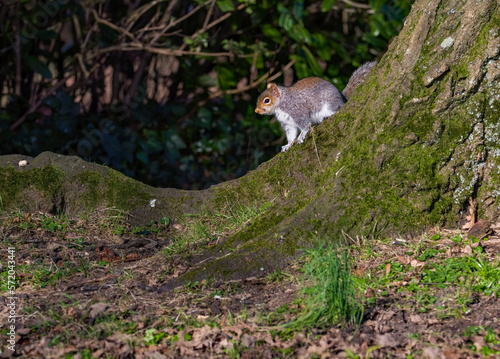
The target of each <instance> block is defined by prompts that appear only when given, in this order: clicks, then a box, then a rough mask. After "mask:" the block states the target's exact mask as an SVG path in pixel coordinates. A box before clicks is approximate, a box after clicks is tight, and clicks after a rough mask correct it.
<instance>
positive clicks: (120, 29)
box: [90, 9, 137, 41]
mask: <svg viewBox="0 0 500 359" xmlns="http://www.w3.org/2000/svg"><path fill="white" fill-rule="evenodd" d="M90 11H91V12H92V14H93V15H94V18H95V20H96V21H97V22H99V23H101V24H104V25H106V26H107V27H110V28H112V29H113V30H116V31H118V32H121V33H123V34H125V35H127V36H128V37H129V38H131V39H132V40H133V41H137V39H136V38H135V36H134V35H133V34H132V33H130V32H129V31H127V30H125V29H124V28H123V27H120V26H116V25H115V24H113V23H111V22H109V21H108V20H104V19H103V18H101V17H99V15H98V14H97V11H95V10H94V9H91V10H90Z"/></svg>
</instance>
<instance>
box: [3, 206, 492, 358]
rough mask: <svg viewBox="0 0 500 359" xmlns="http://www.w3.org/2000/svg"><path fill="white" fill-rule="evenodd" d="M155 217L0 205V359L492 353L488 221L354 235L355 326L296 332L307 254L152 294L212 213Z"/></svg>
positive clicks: (205, 231) (205, 232)
mask: <svg viewBox="0 0 500 359" xmlns="http://www.w3.org/2000/svg"><path fill="white" fill-rule="evenodd" d="M162 222H163V223H159V224H151V225H150V226H148V227H136V228H130V227H129V226H128V225H127V224H126V220H125V219H124V216H123V215H122V214H121V213H119V212H116V213H114V212H113V211H111V210H108V211H106V213H94V214H92V215H89V216H86V217H81V218H78V219H69V218H68V217H67V216H53V215H48V214H43V213H23V212H21V211H17V212H15V213H5V212H3V213H0V240H1V242H0V250H1V253H2V254H1V255H2V260H1V270H0V275H1V277H2V282H1V283H2V291H1V293H0V294H1V298H0V300H1V301H2V302H5V303H6V304H7V305H5V306H1V307H0V308H1V309H0V322H1V323H2V326H1V332H0V341H1V343H2V346H1V347H0V351H1V354H0V357H11V356H19V357H24V358H132V357H134V358H158V359H159V358H180V357H182V358H194V357H199V358H217V357H230V358H311V357H318V358H319V357H321V358H327V357H332V358H341V357H347V358H392V357H395V358H474V357H479V358H481V357H490V358H495V357H500V301H499V299H500V298H499V297H500V263H499V253H500V238H499V237H498V236H496V235H495V232H496V233H499V232H498V228H497V227H495V225H492V226H490V225H484V223H483V224H482V228H480V229H479V231H478V232H477V237H469V236H468V234H467V232H463V231H460V230H449V229H434V230H432V231H429V232H427V233H425V234H422V235H420V236H415V237H413V238H406V239H401V238H371V239H360V238H357V239H353V240H352V244H351V245H350V246H349V247H348V249H347V251H348V252H349V254H350V256H351V258H352V268H351V271H352V275H353V278H354V282H355V283H356V286H357V292H358V295H359V301H360V302H361V303H362V304H363V307H364V315H363V319H362V321H361V323H360V324H359V326H357V325H347V326H342V325H340V324H337V325H334V324H332V325H330V326H325V325H322V326H320V327H315V326H304V327H302V328H297V327H288V326H286V325H285V323H288V322H290V321H291V320H293V319H294V318H296V317H297V316H298V315H300V314H301V311H303V310H304V307H305V306H304V303H305V302H304V301H305V297H307V295H305V294H303V292H301V288H303V287H304V286H305V285H306V284H305V283H306V282H304V281H303V273H302V268H303V265H304V263H306V262H307V261H308V260H309V258H308V257H307V255H305V256H303V257H302V258H299V259H297V260H296V261H295V262H294V263H293V264H292V265H290V266H289V267H287V268H281V269H280V270H277V271H276V272H274V273H273V274H271V275H268V276H266V277H262V278H256V277H254V278H247V279H245V280H238V281H225V282H220V281H215V282H206V281H203V282H201V283H198V282H196V283H188V284H186V285H184V286H182V287H178V288H176V289H174V290H163V289H162V285H163V284H165V283H166V282H167V281H168V280H169V279H171V278H176V277H178V276H179V275H180V274H182V273H184V272H185V271H187V270H188V268H189V263H190V258H191V255H192V253H193V251H199V250H201V249H203V247H206V246H209V245H211V243H213V241H215V240H217V238H218V236H219V235H221V231H220V226H219V227H217V228H215V227H216V226H214V225H213V222H210V218H208V219H207V218H204V219H201V220H200V219H195V220H193V219H189V218H188V219H186V220H184V221H182V222H179V223H176V224H174V223H173V222H171V221H170V220H169V219H168V218H165V219H164V220H163V221H162ZM224 223H227V220H226V222H224ZM235 223H236V222H235ZM242 223H244V219H243V220H242V221H240V222H237V223H236V224H234V225H232V227H231V228H229V229H228V231H234V230H237V227H238V226H241V225H243V224H242ZM491 230H493V231H494V232H491ZM486 234H489V235H488V236H487V237H485V238H481V237H483V236H484V235H486ZM222 235H224V233H222ZM476 238H479V239H476ZM11 314H13V315H11ZM13 320H15V323H14V327H15V328H14V329H13V330H11V329H10V325H12V323H11V322H12V321H13ZM11 334H12V335H11ZM9 340H10V342H9ZM11 349H15V351H12V350H11Z"/></svg>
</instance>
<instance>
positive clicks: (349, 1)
mask: <svg viewBox="0 0 500 359" xmlns="http://www.w3.org/2000/svg"><path fill="white" fill-rule="evenodd" d="M342 2H344V3H346V4H347V5H351V6H352V7H357V8H359V9H371V6H370V5H368V4H360V3H358V2H354V1H352V0H342Z"/></svg>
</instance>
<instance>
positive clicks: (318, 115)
mask: <svg viewBox="0 0 500 359" xmlns="http://www.w3.org/2000/svg"><path fill="white" fill-rule="evenodd" d="M375 64H376V62H367V63H366V64H364V65H363V66H361V67H359V68H358V69H357V70H356V71H354V73H353V74H352V76H351V78H350V79H349V82H348V83H347V86H346V88H345V89H344V91H343V92H342V93H340V91H339V90H338V89H337V88H336V87H335V85H333V84H332V83H330V82H328V81H326V80H323V79H321V78H319V77H307V78H305V79H302V80H300V81H298V82H297V83H295V84H294V85H292V86H290V87H284V86H278V85H276V84H275V83H272V82H271V83H268V84H267V89H266V90H264V92H262V94H261V95H260V96H259V99H258V100H257V106H256V108H255V112H256V113H258V114H260V115H275V116H276V119H277V120H278V122H279V123H280V125H281V127H282V128H283V130H284V131H285V134H286V139H287V141H288V143H287V144H286V145H284V146H282V147H281V152H285V151H286V150H288V149H289V148H290V147H292V145H293V144H294V143H295V140H297V143H302V142H304V139H305V138H306V135H307V134H308V133H309V130H310V129H311V126H310V125H317V124H319V123H321V122H322V121H323V120H324V119H325V118H327V117H330V116H332V115H333V114H334V113H335V112H337V111H338V110H339V108H340V107H342V105H344V104H345V103H346V102H347V100H348V99H349V98H350V97H351V95H352V93H353V92H354V90H355V89H356V87H358V85H359V84H361V83H362V82H363V81H364V80H365V78H366V76H367V75H368V73H369V72H370V70H371V69H372V67H373V66H374V65H375ZM299 133H300V135H299Z"/></svg>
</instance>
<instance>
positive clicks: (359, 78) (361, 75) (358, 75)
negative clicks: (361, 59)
mask: <svg viewBox="0 0 500 359" xmlns="http://www.w3.org/2000/svg"><path fill="white" fill-rule="evenodd" d="M376 64H377V61H372V62H367V63H366V64H364V65H362V66H360V67H358V69H357V70H356V71H354V73H353V74H352V76H351V78H350V79H349V82H348V83H347V86H346V87H345V89H344V91H342V95H344V97H345V98H346V99H347V100H348V101H349V99H350V98H351V95H352V93H353V92H354V90H355V89H356V87H358V86H359V85H360V84H361V83H362V82H363V81H364V80H365V78H366V76H367V75H368V74H369V73H370V70H371V69H372V67H373V66H375V65H376Z"/></svg>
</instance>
